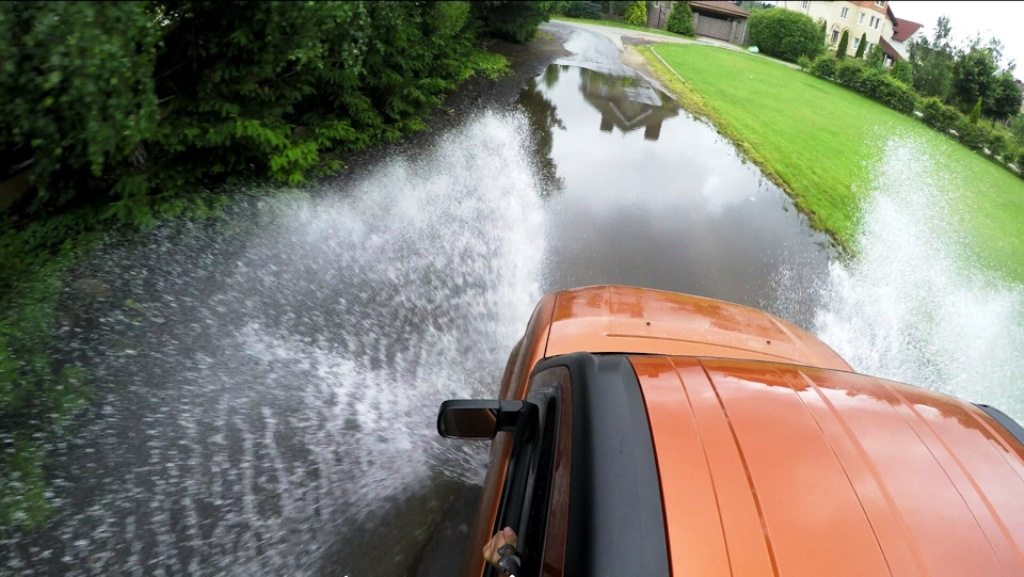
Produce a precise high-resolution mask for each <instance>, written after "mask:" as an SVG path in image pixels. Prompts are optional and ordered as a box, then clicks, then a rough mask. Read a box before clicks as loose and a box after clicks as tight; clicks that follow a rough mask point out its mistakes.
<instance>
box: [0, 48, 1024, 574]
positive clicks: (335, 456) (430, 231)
mask: <svg viewBox="0 0 1024 577" xmlns="http://www.w3.org/2000/svg"><path fill="white" fill-rule="evenodd" d="M567 47H568V48H569V49H570V50H572V51H573V52H575V53H576V55H575V56H573V57H570V58H567V59H565V60H563V61H560V62H558V63H556V64H555V65H553V66H551V67H550V68H548V70H547V71H546V72H545V73H544V74H543V75H542V76H540V77H539V78H537V79H536V80H535V81H533V82H531V83H530V84H529V85H528V86H527V87H526V89H525V90H524V92H523V94H522V96H521V98H520V100H519V104H518V107H517V108H516V110H515V111H513V112H512V113H507V112H505V111H500V112H499V111H485V112H483V113H481V114H479V115H478V116H476V117H475V118H472V119H469V120H467V122H466V123H465V124H464V125H463V126H461V127H458V128H456V129H454V130H452V131H450V132H448V133H446V134H443V135H439V136H438V137H437V139H436V140H435V141H433V142H430V143H428V144H426V145H425V146H424V147H423V148H422V149H420V150H417V151H413V152H411V153H408V154H405V155H404V156H401V157H397V156H396V157H393V158H391V159H389V160H387V161H386V162H384V163H382V164H381V165H380V166H376V167H374V168H372V169H370V170H367V171H366V172H365V173H364V174H363V175H362V176H361V177H358V178H355V179H348V180H346V181H345V184H344V185H332V184H326V185H324V186H322V187H320V188H317V189H313V190H309V191H302V192H281V193H279V194H274V195H270V196H255V197H254V198H253V199H251V200H250V201H245V202H240V203H239V205H238V206H237V207H235V208H233V209H232V210H231V213H230V214H229V218H228V219H226V221H225V222H221V223H206V224H188V223H178V224H171V225H167V226H164V227H161V228H159V229H157V230H155V231H152V232H150V233H146V234H142V235H138V236H133V237H131V238H120V237H112V238H111V239H110V240H109V241H108V242H107V243H106V244H105V245H104V246H103V247H102V248H101V250H99V251H97V253H96V254H94V255H93V256H92V257H91V258H90V259H89V260H88V262H86V263H85V264H84V265H83V266H82V267H81V269H80V270H78V271H77V272H76V275H75V279H74V280H73V282H71V283H69V288H68V290H67V294H66V297H65V300H66V303H67V308H68V310H69V311H71V312H69V314H68V316H67V319H66V323H65V326H64V328H63V330H62V332H61V334H60V335H59V341H60V343H61V351H60V356H61V359H62V360H65V361H68V362H73V363H75V364H77V365H79V366H81V367H83V369H84V370H85V371H86V372H87V374H88V375H89V378H90V382H91V384H92V385H93V387H94V389H95V392H96V394H95V400H94V402H93V404H92V405H91V407H90V408H89V409H88V410H87V411H85V412H84V413H83V414H82V415H80V416H79V418H78V419H77V420H76V422H75V423H74V424H73V426H72V427H71V429H70V430H69V435H68V440H67V441H66V442H63V443H60V444H59V445H57V446H54V447H52V448H51V453H52V455H53V458H54V462H53V477H54V478H55V479H56V482H55V487H54V489H55V494H54V502H55V503H56V504H57V508H58V511H59V513H58V514H57V515H56V517H55V519H54V520H53V522H52V523H51V524H50V525H49V526H47V527H46V528H44V529H43V530H40V531H38V532H36V533H33V534H31V535H19V534H15V535H9V536H5V537H3V538H0V574H3V575H27V576H38V575H68V576H86V575H89V576H91V575H97V576H99V575H103V576H121V575H125V576H128V575H131V576H135V575H139V576H143V575H145V576H149V575H155V576H164V575H166V576H170V575H175V576H176V575H188V576H214V575H229V576H230V575H237V576H278V575H298V576H306V575H324V576H339V577H340V576H343V575H348V576H352V577H369V576H380V577H385V576H386V577H392V576H396V575H447V574H450V573H451V570H450V569H449V568H448V567H446V566H445V564H446V563H450V562H451V561H450V560H451V559H452V558H457V557H458V556H459V554H460V553H461V552H460V551H459V548H458V547H459V545H458V543H459V539H460V536H463V535H465V532H466V530H467V529H466V521H467V519H468V518H469V516H470V515H472V513H473V507H474V506H475V496H476V494H477V492H478V491H479V483H480V482H481V480H482V478H483V468H484V466H485V464H486V448H487V446H486V444H483V443H457V442H449V441H443V440H440V439H438V438H437V437H436V434H435V432H434V418H435V416H436V410H437V407H438V405H439V404H440V402H441V401H442V400H444V399H446V398H451V397H487V396H493V395H494V394H495V393H496V390H497V383H498V379H499V378H500V375H501V371H502V369H503V367H504V362H505V360H506V358H507V355H508V352H509V350H510V349H511V347H512V345H513V344H514V342H515V341H516V339H517V338H518V336H519V335H520V334H521V333H522V331H523V329H524V328H525V324H526V321H527V320H528V318H529V315H530V313H531V311H532V308H533V306H534V304H535V303H536V301H537V299H539V298H540V296H541V295H542V294H544V293H545V292H547V291H550V290H555V289H559V288H565V287H569V286H576V285H585V284H596V283H622V284H630V285H642V286H649V287H654V288H661V289H667V290H675V291H682V292H690V293H695V294H699V295H704V296H709V297H714V298H721V299H725V300H730V301H735V302H740V303H744V304H748V305H752V306H757V307H760V308H764V309H766V310H769V311H771V312H774V313H776V314H779V315H781V316H784V317H786V318H788V319H790V320H793V321H794V322H797V323H798V324H801V325H803V326H806V327H809V328H816V327H823V328H825V329H827V330H828V331H829V334H830V335H832V337H831V338H830V339H828V340H829V342H833V341H836V342H845V341H846V340H850V341H851V342H854V344H853V345H852V346H853V348H857V346H858V345H857V344H856V342H862V341H858V339H857V338H856V337H851V338H850V339H847V338H846V336H847V335H857V334H858V333H857V332H856V330H853V329H855V328H859V327H860V326H861V323H860V321H859V317H858V316H857V310H858V307H861V306H864V305H863V303H864V302H865V300H864V299H870V294H871V291H875V290H877V279H876V277H875V276H872V274H873V273H872V274H869V272H870V271H873V270H874V269H873V268H871V267H872V266H874V265H871V264H870V262H868V261H862V262H864V263H868V264H866V265H864V268H856V266H848V265H844V264H839V263H837V262H834V260H833V256H834V255H832V254H831V252H830V250H829V249H828V248H827V247H828V243H827V239H826V238H825V237H824V235H822V234H820V233H817V232H815V231H813V230H811V229H810V228H809V227H808V226H807V224H806V220H805V219H804V218H803V217H802V216H801V215H800V214H799V213H798V212H797V211H796V210H795V209H794V208H793V206H792V203H791V202H790V201H789V199H788V198H787V197H786V196H785V195H784V194H783V193H782V192H781V191H780V190H779V189H778V188H777V187H775V186H774V185H772V184H771V183H769V182H768V181H767V180H766V179H765V178H764V177H763V176H762V175H761V174H760V173H759V172H758V170H757V169H756V167H754V166H753V165H751V164H749V163H745V162H744V161H743V160H742V159H741V158H740V157H739V155H738V154H737V153H736V151H735V149H734V148H733V147H732V146H731V145H730V144H729V143H728V142H727V141H725V140H724V139H723V138H722V137H720V136H719V135H718V134H717V133H716V132H715V131H714V129H712V128H711V127H709V126H707V125H706V124H703V123H701V122H699V121H696V120H694V119H693V118H692V117H690V116H689V115H688V114H686V113H685V112H684V111H682V110H680V109H679V108H678V107H677V106H676V105H675V104H674V103H673V102H672V101H671V100H670V99H668V98H667V97H666V96H665V95H664V94H661V93H660V92H658V91H657V89H656V88H655V87H654V86H652V85H651V84H650V83H648V82H647V81H645V80H644V79H642V78H639V77H637V76H635V75H633V74H632V72H630V71H629V70H628V69H626V68H625V67H623V66H622V65H621V64H620V63H619V61H618V57H617V50H616V49H615V47H614V45H612V44H611V43H610V41H608V40H607V38H604V37H603V36H599V35H595V34H592V33H586V32H578V33H576V34H574V35H573V36H572V37H571V38H570V40H569V42H568V43H567ZM887 232H891V231H888V229H887ZM879 234H881V233H879ZM883 236H884V235H883ZM897 236H898V235H897ZM879 242H886V243H891V242H892V241H891V239H889V240H885V239H883V240H881V241H879ZM865 271H867V272H865ZM844 275H845V276H844ZM843 278H847V279H849V282H848V283H846V284H845V285H842V286H840V283H841V281H842V279H843ZM858 279H868V280H864V281H860V280H858ZM872 279H874V280H872ZM858 282H860V284H858ZM96 287H101V289H97V288H96ZM843 287H853V288H843ZM862 287H863V288H862ZM897 292H898V291H897ZM1010 294H1011V297H1008V300H1007V302H1008V303H1009V304H1007V305H1006V306H1008V307H1010V312H1011V318H1012V306H1014V305H1013V297H1012V295H1013V294H1014V293H1012V291H1011V293H1010ZM837 295H845V296H843V297H838V296H837ZM1004 312H1005V311H1004ZM879 324H882V323H879ZM851 325H852V326H851ZM1016 326H1019V325H1014V324H1013V322H1012V321H1011V323H1010V327H1009V328H1010V329H1013V328H1014V327H1016ZM879 330H884V327H883V328H880V329H879ZM1017 330H1018V332H1019V328H1018V329H1017ZM841 352H843V354H847V353H846V352H845V351H841ZM854 353H855V354H856V351H854ZM897 353H898V351H897ZM925 360H926V361H927V357H925ZM855 364H856V363H855ZM1016 366H1019V365H1016ZM911 376H912V375H911ZM1011 376H1012V375H1011ZM912 382H913V381H912ZM982 393H983V395H984V394H985V391H982ZM1000 394H1001V393H1000ZM977 400H986V399H985V398H979V399H977ZM1010 408H1012V407H1010ZM1017 416H1018V417H1019V415H1017ZM424 567H426V569H423V570H421V569H422V568H424Z"/></svg>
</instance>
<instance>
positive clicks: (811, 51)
mask: <svg viewBox="0 0 1024 577" xmlns="http://www.w3.org/2000/svg"><path fill="white" fill-rule="evenodd" d="M748 23H749V24H748V25H749V27H750V43H751V44H752V45H755V46H757V47H758V49H759V50H760V51H761V52H763V53H765V54H767V55H769V56H775V57H776V58H781V59H783V60H788V61H790V62H796V61H797V59H798V58H800V57H801V56H806V57H808V58H814V57H815V56H817V55H818V54H820V53H821V51H822V49H823V43H824V38H822V37H821V35H820V34H819V32H820V28H819V27H818V25H817V24H816V23H815V22H814V20H811V18H810V17H808V16H807V15H806V14H801V13H800V12H794V11H792V10H781V9H774V8H772V9H766V10H759V11H757V12H754V13H753V14H751V15H750V19H749V20H748Z"/></svg>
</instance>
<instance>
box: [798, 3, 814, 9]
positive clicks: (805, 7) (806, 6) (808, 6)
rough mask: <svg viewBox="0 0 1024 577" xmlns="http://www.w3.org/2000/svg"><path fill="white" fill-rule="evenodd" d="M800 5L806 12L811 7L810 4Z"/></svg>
mask: <svg viewBox="0 0 1024 577" xmlns="http://www.w3.org/2000/svg"><path fill="white" fill-rule="evenodd" d="M800 5H801V6H803V8H804V10H807V9H808V8H810V7H811V3H810V2H801V3H800Z"/></svg>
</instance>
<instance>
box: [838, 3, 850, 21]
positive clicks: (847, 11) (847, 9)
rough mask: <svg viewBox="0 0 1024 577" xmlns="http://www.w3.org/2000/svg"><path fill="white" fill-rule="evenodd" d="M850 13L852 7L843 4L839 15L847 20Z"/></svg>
mask: <svg viewBox="0 0 1024 577" xmlns="http://www.w3.org/2000/svg"><path fill="white" fill-rule="evenodd" d="M849 13H850V9H849V8H847V7H846V6H843V11H842V12H840V13H839V17H840V18H842V19H843V20H846V15H847V14H849Z"/></svg>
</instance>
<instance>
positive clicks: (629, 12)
mask: <svg viewBox="0 0 1024 577" xmlns="http://www.w3.org/2000/svg"><path fill="white" fill-rule="evenodd" d="M623 21H624V22H625V23H626V24H629V25H631V26H646V25H647V3H646V2H644V0H636V2H631V3H630V4H629V8H626V14H625V15H623Z"/></svg>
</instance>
